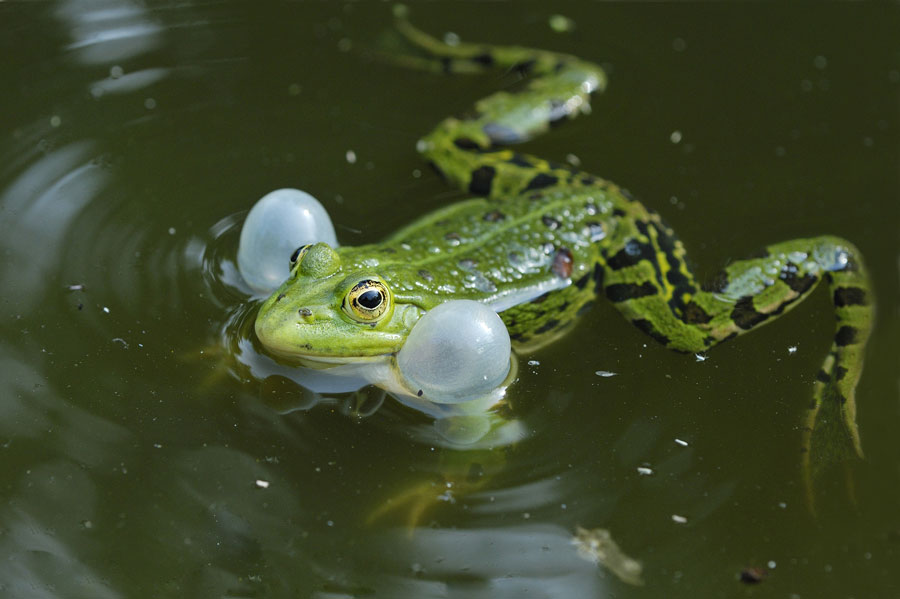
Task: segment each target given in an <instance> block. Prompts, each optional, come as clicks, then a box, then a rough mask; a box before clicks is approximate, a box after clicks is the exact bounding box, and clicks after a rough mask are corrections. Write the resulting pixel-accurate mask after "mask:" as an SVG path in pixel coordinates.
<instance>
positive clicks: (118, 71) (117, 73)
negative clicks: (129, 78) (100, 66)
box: [109, 65, 125, 79]
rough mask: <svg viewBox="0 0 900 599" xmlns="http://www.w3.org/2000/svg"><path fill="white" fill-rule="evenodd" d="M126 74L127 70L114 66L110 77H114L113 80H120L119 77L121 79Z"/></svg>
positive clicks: (111, 68) (110, 70)
mask: <svg viewBox="0 0 900 599" xmlns="http://www.w3.org/2000/svg"><path fill="white" fill-rule="evenodd" d="M124 74H125V70H124V69H123V68H122V67H120V66H119V65H113V66H112V67H110V69H109V76H110V77H112V78H113V79H118V78H119V77H121V76H122V75H124Z"/></svg>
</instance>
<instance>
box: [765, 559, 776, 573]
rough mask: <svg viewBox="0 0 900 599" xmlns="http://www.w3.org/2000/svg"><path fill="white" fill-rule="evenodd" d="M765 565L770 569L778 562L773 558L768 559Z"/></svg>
mask: <svg viewBox="0 0 900 599" xmlns="http://www.w3.org/2000/svg"><path fill="white" fill-rule="evenodd" d="M766 565H767V566H769V569H770V570H774V569H775V566H777V565H778V564H776V563H775V560H773V559H770V560H769V561H768V562H766Z"/></svg>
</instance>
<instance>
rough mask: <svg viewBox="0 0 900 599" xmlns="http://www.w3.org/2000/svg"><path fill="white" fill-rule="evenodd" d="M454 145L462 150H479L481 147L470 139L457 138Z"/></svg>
mask: <svg viewBox="0 0 900 599" xmlns="http://www.w3.org/2000/svg"><path fill="white" fill-rule="evenodd" d="M453 145H454V146H456V147H457V148H459V149H460V150H479V149H481V147H480V146H479V145H478V144H477V143H475V141H473V140H471V139H469V138H468V137H457V138H456V139H454V140H453Z"/></svg>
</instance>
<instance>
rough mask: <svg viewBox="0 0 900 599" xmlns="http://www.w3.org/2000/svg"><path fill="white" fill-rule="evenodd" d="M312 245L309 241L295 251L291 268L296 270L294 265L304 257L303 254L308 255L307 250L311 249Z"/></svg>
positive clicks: (292, 255)
mask: <svg viewBox="0 0 900 599" xmlns="http://www.w3.org/2000/svg"><path fill="white" fill-rule="evenodd" d="M311 247H312V244H310V243H307V244H306V245H301V246H300V247H298V248H297V249H296V250H294V253H293V254H291V270H294V267H295V266H297V264H298V263H299V262H300V260H302V259H303V256H305V255H306V252H307V251H309V248H311Z"/></svg>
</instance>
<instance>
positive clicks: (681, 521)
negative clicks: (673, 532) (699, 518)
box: [672, 514, 687, 524]
mask: <svg viewBox="0 0 900 599" xmlns="http://www.w3.org/2000/svg"><path fill="white" fill-rule="evenodd" d="M672 522H677V523H678V524H687V518H685V517H684V516H679V515H678V514H672Z"/></svg>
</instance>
